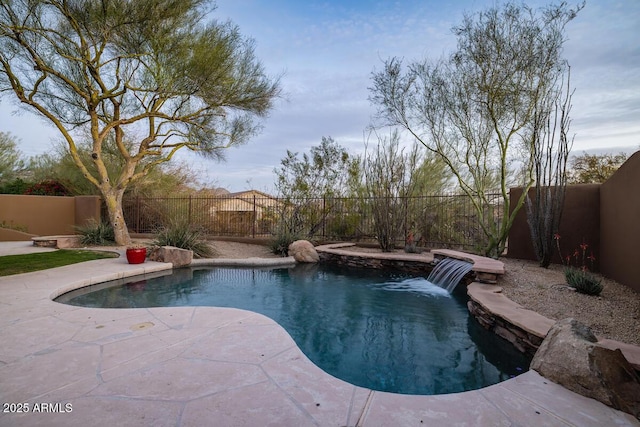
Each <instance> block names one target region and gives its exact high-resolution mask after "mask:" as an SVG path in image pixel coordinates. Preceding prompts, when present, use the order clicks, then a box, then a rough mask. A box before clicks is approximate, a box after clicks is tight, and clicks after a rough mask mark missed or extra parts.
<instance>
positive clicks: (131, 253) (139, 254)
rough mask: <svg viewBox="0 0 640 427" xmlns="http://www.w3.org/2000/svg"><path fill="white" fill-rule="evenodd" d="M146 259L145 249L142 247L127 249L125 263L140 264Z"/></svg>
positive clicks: (133, 246) (136, 246) (135, 246)
mask: <svg viewBox="0 0 640 427" xmlns="http://www.w3.org/2000/svg"><path fill="white" fill-rule="evenodd" d="M146 258H147V248H146V247H145V246H143V245H131V246H129V247H127V261H128V262H129V264H142V263H143V262H144V261H145V259H146Z"/></svg>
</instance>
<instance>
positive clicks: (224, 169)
mask: <svg viewBox="0 0 640 427" xmlns="http://www.w3.org/2000/svg"><path fill="white" fill-rule="evenodd" d="M498 3H499V2H497V1H492V0H456V1H442V0H441V1H435V0H422V1H419V0H401V1H344V0H341V1H336V0H327V1H314V0H310V1H299V0H269V1H267V0H262V1H260V0H218V2H217V4H218V8H217V10H216V11H214V12H213V14H212V16H213V17H214V18H216V19H218V20H220V21H225V20H227V19H230V20H231V21H233V22H234V23H235V24H237V25H238V26H239V27H240V31H241V33H242V34H243V35H244V36H247V37H251V38H253V39H254V40H255V44H256V55H257V57H258V58H259V59H260V60H261V61H262V63H263V64H264V66H265V68H266V71H267V73H268V74H270V75H273V76H278V75H281V83H282V89H283V95H284V96H283V98H282V99H279V100H277V101H276V102H275V108H274V110H273V111H272V113H271V114H270V116H269V117H268V119H267V120H265V121H264V123H263V125H264V129H263V131H262V133H261V134H260V135H258V136H256V137H255V138H253V139H252V140H251V141H250V142H249V143H248V144H246V145H243V146H240V147H238V148H233V149H230V150H228V152H227V154H226V157H227V161H226V162H223V163H216V162H212V161H206V160H201V159H200V158H196V157H194V156H192V155H185V154H184V153H183V154H182V155H181V156H180V158H181V159H187V160H188V161H189V162H190V163H191V164H193V165H194V168H195V169H196V170H197V171H199V172H200V174H201V176H202V181H203V183H204V184H206V185H208V186H213V187H225V188H227V189H229V190H230V191H241V190H246V189H249V188H255V189H258V190H262V191H272V190H273V183H274V174H273V169H274V168H275V167H277V166H278V165H279V163H280V160H281V159H282V158H283V157H284V156H285V155H286V151H287V149H288V150H291V151H294V152H296V151H297V152H301V153H302V152H305V151H308V150H309V148H310V147H312V146H314V145H318V144H319V143H320V141H321V139H322V137H323V136H327V137H328V136H330V137H332V138H333V139H335V140H336V141H337V142H338V143H339V144H340V145H342V146H344V147H346V148H347V149H348V150H349V151H350V152H353V153H359V152H361V151H362V150H363V149H364V132H365V129H366V128H367V126H368V125H369V124H370V123H371V116H372V114H373V113H374V110H375V108H374V107H373V106H372V105H371V104H370V102H369V101H368V96H369V92H368V89H367V88H368V87H370V86H371V73H372V71H374V70H379V69H380V68H381V66H382V61H383V60H384V59H387V58H389V57H393V56H396V57H401V58H404V60H405V61H407V62H408V61H413V60H419V59H423V58H425V57H428V58H433V59H437V58H439V57H441V56H443V55H444V54H446V53H448V52H450V51H451V49H453V48H455V44H456V39H455V37H454V35H453V34H452V32H451V27H452V26H454V25H457V24H459V23H460V22H461V21H462V17H463V14H464V13H465V12H467V13H473V12H476V11H479V10H482V9H486V8H488V7H490V6H492V5H494V4H498ZM526 3H527V4H529V5H530V6H532V7H541V6H544V5H547V4H549V2H548V1H537V0H536V1H527V2H526ZM575 4H576V2H569V5H571V6H572V7H573V6H575ZM566 37H567V41H566V43H565V51H564V57H565V58H566V59H567V60H568V61H569V63H570V65H571V70H572V71H571V73H572V86H573V87H574V88H575V94H574V97H573V110H572V114H571V117H572V125H571V133H575V142H574V146H573V153H574V154H580V153H581V152H582V151H584V150H593V149H603V150H605V151H609V152H618V151H620V149H625V150H626V151H628V152H632V151H635V150H637V149H640V1H638V0H620V1H613V0H610V1H609V0H587V4H586V7H585V8H584V9H583V10H582V11H581V12H580V13H579V14H578V16H577V17H576V18H575V19H574V20H573V21H571V22H570V23H569V24H568V26H567V29H566ZM14 110H16V107H15V105H13V103H12V102H11V101H10V100H9V99H8V98H6V97H5V98H3V99H0V131H4V132H10V133H12V134H13V135H15V136H16V137H18V138H19V139H20V150H21V151H22V153H23V154H24V155H25V156H35V155H38V154H41V153H44V152H47V151H50V150H51V147H52V141H53V140H54V139H56V138H58V136H57V134H56V132H55V130H54V129H53V128H52V127H50V126H48V125H46V124H44V123H43V122H42V121H41V120H40V119H38V118H35V117H34V116H32V115H31V114H29V113H22V114H20V115H18V116H15V115H13V116H12V115H11V112H12V111H14Z"/></svg>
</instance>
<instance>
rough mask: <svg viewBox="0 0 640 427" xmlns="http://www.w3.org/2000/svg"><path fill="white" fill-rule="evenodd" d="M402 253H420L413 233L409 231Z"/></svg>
mask: <svg viewBox="0 0 640 427" xmlns="http://www.w3.org/2000/svg"><path fill="white" fill-rule="evenodd" d="M404 251H405V252H406V253H409V254H419V253H420V252H422V251H421V250H420V248H418V245H417V244H416V239H415V237H414V235H413V231H410V232H409V234H408V235H407V238H406V239H405V244H404Z"/></svg>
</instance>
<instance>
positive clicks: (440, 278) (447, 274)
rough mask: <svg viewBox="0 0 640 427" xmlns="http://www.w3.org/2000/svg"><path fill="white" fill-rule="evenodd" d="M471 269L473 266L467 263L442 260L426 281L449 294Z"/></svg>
mask: <svg viewBox="0 0 640 427" xmlns="http://www.w3.org/2000/svg"><path fill="white" fill-rule="evenodd" d="M472 268H473V264H472V263H470V262H468V261H463V260H460V259H455V258H444V259H443V260H441V261H440V262H438V263H437V264H436V266H435V267H434V268H433V270H431V273H430V274H429V277H427V280H428V281H429V282H431V283H433V284H434V285H438V286H440V287H441V288H444V289H446V290H447V291H448V292H449V293H451V292H453V290H454V289H455V287H456V286H457V285H458V283H460V280H462V278H463V277H464V276H465V274H467V273H468V272H470V271H471V269H472Z"/></svg>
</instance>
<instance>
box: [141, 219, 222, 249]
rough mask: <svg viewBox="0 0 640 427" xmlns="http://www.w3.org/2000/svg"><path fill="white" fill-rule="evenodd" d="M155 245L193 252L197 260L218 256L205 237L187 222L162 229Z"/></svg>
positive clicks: (154, 242) (157, 235)
mask: <svg viewBox="0 0 640 427" xmlns="http://www.w3.org/2000/svg"><path fill="white" fill-rule="evenodd" d="M153 244H154V245H157V246H175V247H176V248H181V249H187V250H191V251H193V255H194V256H195V257H196V258H211V257H213V256H214V255H215V254H216V253H215V251H214V250H213V248H212V247H211V246H210V245H209V243H208V242H207V240H206V239H205V238H204V235H203V234H202V233H201V232H200V231H199V230H198V229H196V228H194V227H192V226H191V225H189V224H187V223H185V222H178V223H173V224H170V225H169V226H166V227H164V228H163V229H161V230H160V231H159V232H158V233H157V234H156V238H155V240H154V241H153Z"/></svg>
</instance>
